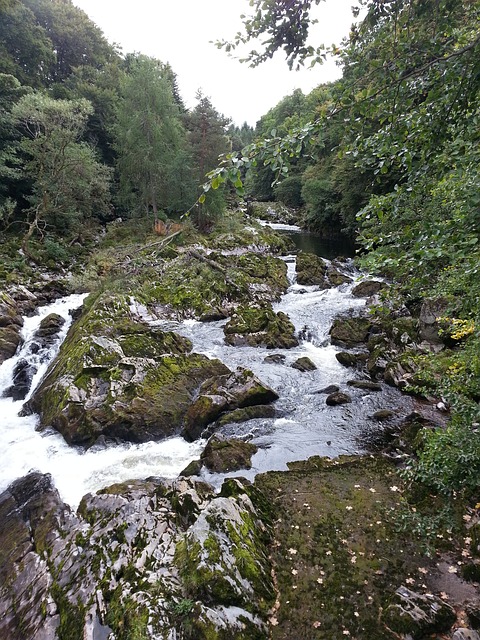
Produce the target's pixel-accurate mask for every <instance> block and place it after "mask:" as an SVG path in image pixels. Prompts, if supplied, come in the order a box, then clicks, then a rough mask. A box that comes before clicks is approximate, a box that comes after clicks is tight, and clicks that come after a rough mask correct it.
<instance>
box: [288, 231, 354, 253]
mask: <svg viewBox="0 0 480 640" xmlns="http://www.w3.org/2000/svg"><path fill="white" fill-rule="evenodd" d="M285 233H286V234H287V235H288V237H289V238H291V240H293V242H294V243H295V247H296V248H297V249H298V251H305V252H308V253H315V254H316V255H317V256H322V258H328V259H329V260H332V259H333V258H336V257H337V256H345V257H346V258H352V257H353V256H354V255H355V243H354V242H353V241H352V240H350V239H349V238H335V239H330V238H322V237H321V236H320V235H317V234H314V233H310V232H308V231H301V230H299V231H285Z"/></svg>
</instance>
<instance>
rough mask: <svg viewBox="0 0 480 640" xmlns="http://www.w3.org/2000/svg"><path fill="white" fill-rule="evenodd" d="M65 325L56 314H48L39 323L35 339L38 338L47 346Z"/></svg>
mask: <svg viewBox="0 0 480 640" xmlns="http://www.w3.org/2000/svg"><path fill="white" fill-rule="evenodd" d="M64 324H65V318H62V316H59V315H58V314H57V313H50V314H49V315H48V316H47V317H46V318H44V319H43V320H42V321H41V322H40V326H39V327H38V330H37V332H36V333H35V337H37V338H39V339H40V340H41V341H42V342H43V344H48V343H50V342H51V339H52V338H53V337H54V336H56V335H57V333H58V332H59V331H60V329H61V328H62V327H63V325H64Z"/></svg>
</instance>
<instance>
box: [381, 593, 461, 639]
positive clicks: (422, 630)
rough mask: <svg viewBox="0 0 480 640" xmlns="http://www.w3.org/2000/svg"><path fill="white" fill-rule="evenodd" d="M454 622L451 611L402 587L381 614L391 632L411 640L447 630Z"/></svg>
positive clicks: (434, 597)
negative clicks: (409, 637)
mask: <svg viewBox="0 0 480 640" xmlns="http://www.w3.org/2000/svg"><path fill="white" fill-rule="evenodd" d="M455 620H456V614H455V611H454V609H453V608H452V607H451V606H450V605H448V604H447V603H445V602H444V601H443V600H441V599H440V598H438V597H437V596H434V595H432V594H420V593H415V592H414V591H411V590H410V589H407V588H406V587H404V586H402V587H399V588H398V589H397V591H396V592H395V596H394V598H393V601H392V604H390V606H389V607H387V609H386V610H385V611H384V612H383V614H382V621H383V622H384V623H385V624H386V625H387V627H389V628H390V629H391V630H392V631H395V632H396V633H401V634H410V635H411V636H412V638H413V640H417V639H420V638H424V637H425V636H428V635H429V634H433V633H442V632H446V631H448V630H449V629H450V627H451V626H452V625H453V623H454V622H455Z"/></svg>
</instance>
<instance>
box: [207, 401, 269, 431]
mask: <svg viewBox="0 0 480 640" xmlns="http://www.w3.org/2000/svg"><path fill="white" fill-rule="evenodd" d="M276 413H277V412H276V409H275V407H274V406H273V405H271V404H257V405H254V406H252V407H244V408H243V409H235V410H234V411H230V412H229V413H226V414H224V415H223V416H221V417H220V418H219V419H218V420H217V422H216V423H215V424H214V425H213V426H214V429H218V428H220V427H223V426H224V425H226V424H232V423H234V422H246V421H247V420H255V419H258V418H274V417H275V415H276Z"/></svg>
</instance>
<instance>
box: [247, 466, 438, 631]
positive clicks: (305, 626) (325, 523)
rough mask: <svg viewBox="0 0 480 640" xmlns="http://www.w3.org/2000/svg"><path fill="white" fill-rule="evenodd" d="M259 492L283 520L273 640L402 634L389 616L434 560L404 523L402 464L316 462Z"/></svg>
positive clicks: (273, 477)
mask: <svg viewBox="0 0 480 640" xmlns="http://www.w3.org/2000/svg"><path fill="white" fill-rule="evenodd" d="M255 486H256V487H257V488H258V489H260V490H261V491H262V492H264V493H265V495H266V500H270V501H271V503H272V510H274V512H275V518H276V521H275V526H274V543H273V545H272V546H271V553H272V557H273V562H274V566H275V575H276V579H277V584H278V588H279V591H280V594H281V596H280V609H279V611H278V613H277V616H276V617H277V619H278V626H276V627H272V629H271V638H272V640H280V639H281V640H286V639H290V638H292V637H311V638H319V639H320V638H322V639H330V638H337V637H338V638H339V637H343V630H345V631H348V632H349V633H350V635H351V636H352V637H356V638H358V639H359V640H386V639H387V638H392V639H393V638H394V637H396V636H395V635H394V634H393V633H391V632H390V631H389V630H388V629H387V628H386V627H385V626H383V625H382V624H381V623H379V614H380V611H381V610H383V609H385V608H386V607H387V606H388V604H389V603H390V599H391V597H392V595H393V593H392V590H393V589H395V588H396V587H397V586H398V585H399V584H401V583H402V581H403V580H405V579H407V578H409V579H410V578H411V579H414V580H415V581H416V580H417V578H418V566H428V560H427V559H426V558H425V556H424V555H423V550H422V549H421V548H419V545H418V540H417V538H416V536H412V535H411V532H410V531H408V530H401V529H400V528H399V527H398V522H397V521H396V520H395V515H396V514H397V513H398V512H399V510H400V508H401V500H400V498H399V495H400V493H399V489H401V481H400V480H399V478H398V476H397V475H396V474H395V469H394V467H393V466H392V465H390V464H389V463H387V462H386V461H384V460H382V459H380V458H373V457H368V458H340V459H339V460H328V459H322V458H312V459H310V460H309V461H305V462H299V463H295V464H291V465H290V471H288V472H271V473H268V474H264V475H262V476H257V479H256V481H255ZM392 487H393V489H394V490H392ZM424 579H425V578H424ZM339 609H341V619H339ZM317 622H320V623H321V624H320V625H317V626H314V625H316V623H317Z"/></svg>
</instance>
